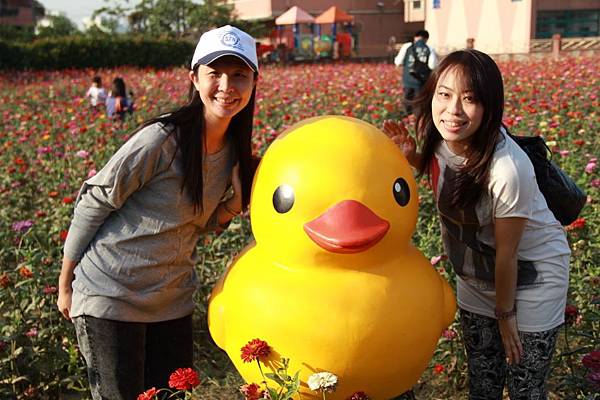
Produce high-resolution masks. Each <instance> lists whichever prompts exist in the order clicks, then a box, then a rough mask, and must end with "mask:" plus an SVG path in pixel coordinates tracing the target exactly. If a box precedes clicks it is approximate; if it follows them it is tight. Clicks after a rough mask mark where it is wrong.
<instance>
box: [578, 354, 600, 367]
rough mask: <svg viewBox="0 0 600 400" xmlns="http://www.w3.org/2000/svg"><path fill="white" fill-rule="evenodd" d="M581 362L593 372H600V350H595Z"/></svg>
mask: <svg viewBox="0 0 600 400" xmlns="http://www.w3.org/2000/svg"><path fill="white" fill-rule="evenodd" d="M581 362H582V363H583V365H585V366H586V367H587V368H589V369H591V370H594V371H600V350H594V351H592V352H591V353H588V354H586V355H585V356H583V358H582V359H581Z"/></svg>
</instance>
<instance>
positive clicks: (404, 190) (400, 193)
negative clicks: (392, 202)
mask: <svg viewBox="0 0 600 400" xmlns="http://www.w3.org/2000/svg"><path fill="white" fill-rule="evenodd" d="M392 191H393V192H394V199H396V203H398V204H400V205H401V206H402V207H404V206H405V205H407V204H408V202H409V200H410V188H409V187H408V183H406V181H405V180H404V178H398V179H396V181H395V182H394V187H393V189H392Z"/></svg>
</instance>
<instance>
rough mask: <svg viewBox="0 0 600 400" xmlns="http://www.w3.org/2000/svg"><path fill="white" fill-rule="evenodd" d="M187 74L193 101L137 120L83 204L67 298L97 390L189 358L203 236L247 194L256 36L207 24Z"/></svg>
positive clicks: (165, 371)
mask: <svg viewBox="0 0 600 400" xmlns="http://www.w3.org/2000/svg"><path fill="white" fill-rule="evenodd" d="M222 38H227V39H228V40H222ZM189 77H190V80H191V85H190V100H189V102H188V104H187V105H185V106H183V107H181V108H179V109H178V110H176V111H174V112H172V113H170V114H165V115H161V116H159V117H157V118H154V119H152V120H150V121H148V122H146V123H144V124H143V125H142V126H141V127H140V128H138V129H137V130H136V132H134V133H135V134H134V135H133V136H132V137H131V139H129V140H128V141H127V142H126V143H125V144H124V145H123V147H121V148H120V149H119V150H118V151H117V152H116V153H115V154H114V155H113V156H112V158H111V159H110V160H109V161H108V163H107V164H106V165H105V166H104V168H102V170H101V171H100V172H98V173H97V174H96V175H95V176H94V177H92V178H90V179H88V180H86V181H85V182H84V183H83V186H82V188H81V190H80V193H79V196H78V199H77V202H76V205H75V210H74V216H73V220H72V221H71V226H70V229H69V233H68V236H67V239H66V242H65V247H64V258H63V264H62V270H61V273H60V277H59V297H58V308H59V310H60V312H61V313H62V314H63V315H64V317H65V318H67V319H70V320H72V321H73V323H74V325H75V331H76V333H77V339H78V342H79V346H80V349H81V351H82V353H83V356H84V358H85V361H86V364H87V369H88V377H89V383H90V388H91V392H92V396H93V398H94V399H113V400H115V399H127V400H130V399H134V398H136V397H137V395H138V394H139V393H141V392H143V391H144V390H145V389H146V388H150V387H153V386H154V387H157V388H161V387H167V383H168V382H167V381H168V378H169V375H170V373H172V372H173V371H174V370H176V369H177V368H186V367H192V359H193V340H192V311H193V309H194V302H193V300H192V295H193V293H194V291H195V290H196V285H197V277H196V273H195V271H194V265H195V263H196V261H197V254H196V244H197V242H198V240H199V238H200V236H201V235H202V234H203V233H204V232H207V231H209V230H214V229H217V228H218V227H225V226H226V225H227V224H228V223H229V221H230V220H231V219H232V218H233V217H234V216H236V215H238V214H239V213H240V212H241V211H242V210H243V209H244V208H246V207H247V206H248V203H249V199H250V187H251V183H252V178H253V174H254V168H253V167H254V163H253V161H252V157H251V133H252V120H253V113H254V98H255V90H256V89H255V88H256V81H257V78H258V61H257V57H256V47H255V41H254V39H253V38H252V37H251V36H249V35H248V34H246V33H245V32H243V31H241V30H239V29H237V28H234V27H231V26H225V27H221V28H218V29H214V30H212V31H209V32H206V33H204V34H203V35H202V37H201V38H200V41H199V43H198V45H197V47H196V51H195V53H194V56H193V58H192V63H191V71H190V72H189ZM230 185H231V186H230ZM230 189H232V191H231V190H230ZM231 192H232V194H231ZM228 193H229V194H230V197H229V198H227V197H226V195H227V194H228ZM224 198H225V200H224Z"/></svg>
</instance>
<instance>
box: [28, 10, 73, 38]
mask: <svg viewBox="0 0 600 400" xmlns="http://www.w3.org/2000/svg"><path fill="white" fill-rule="evenodd" d="M77 32H79V30H78V29H77V26H76V25H75V24H74V23H73V21H71V20H70V19H69V18H68V17H66V16H65V15H62V14H54V15H46V16H45V17H44V18H42V19H41V20H39V21H38V23H37V25H36V27H35V33H36V35H37V36H38V37H55V36H69V35H73V34H75V33H77Z"/></svg>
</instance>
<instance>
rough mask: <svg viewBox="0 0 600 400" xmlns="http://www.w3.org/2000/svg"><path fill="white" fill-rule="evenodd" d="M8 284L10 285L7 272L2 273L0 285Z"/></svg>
mask: <svg viewBox="0 0 600 400" xmlns="http://www.w3.org/2000/svg"><path fill="white" fill-rule="evenodd" d="M8 285H10V276H8V274H7V273H3V274H2V275H0V286H1V287H3V288H6V287H8Z"/></svg>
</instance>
